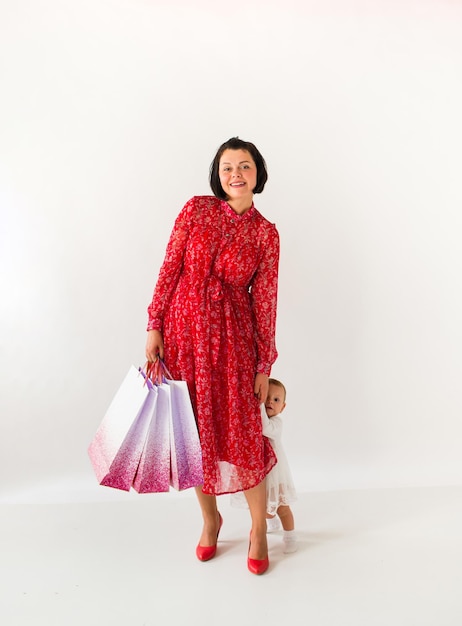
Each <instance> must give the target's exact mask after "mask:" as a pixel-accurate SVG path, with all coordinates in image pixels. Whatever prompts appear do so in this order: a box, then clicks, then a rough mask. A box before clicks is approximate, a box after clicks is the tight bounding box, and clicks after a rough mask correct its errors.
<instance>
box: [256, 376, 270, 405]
mask: <svg viewBox="0 0 462 626" xmlns="http://www.w3.org/2000/svg"><path fill="white" fill-rule="evenodd" d="M268 389H269V383H268V376H267V375H266V374H257V375H256V376H255V385H254V389H253V390H254V393H255V396H256V397H257V398H258V400H259V401H260V404H261V403H262V402H265V400H266V397H267V395H268Z"/></svg>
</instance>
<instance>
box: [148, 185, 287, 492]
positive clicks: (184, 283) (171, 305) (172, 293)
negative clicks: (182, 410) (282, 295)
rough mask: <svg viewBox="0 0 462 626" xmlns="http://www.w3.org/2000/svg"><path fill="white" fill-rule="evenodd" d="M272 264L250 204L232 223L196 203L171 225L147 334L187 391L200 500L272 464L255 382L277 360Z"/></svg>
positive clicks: (274, 250)
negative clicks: (159, 337)
mask: <svg viewBox="0 0 462 626" xmlns="http://www.w3.org/2000/svg"><path fill="white" fill-rule="evenodd" d="M278 264H279V235H278V232H277V230H276V227H275V226H274V224H271V223H270V222H268V221H267V220H266V219H265V218H264V217H263V216H262V215H261V214H260V213H259V212H258V211H257V209H256V208H255V206H253V205H252V207H251V208H250V209H249V210H248V211H246V212H245V213H243V214H242V215H238V214H236V213H235V212H234V211H233V209H232V208H231V207H230V206H229V205H228V204H227V202H225V201H223V200H219V199H217V198H215V197H213V196H196V197H194V198H192V199H191V200H189V201H188V202H187V203H186V205H185V206H184V208H183V210H182V211H181V212H180V214H179V216H178V217H177V219H176V221H175V225H174V228H173V230H172V234H171V236H170V240H169V243H168V246H167V250H166V254H165V259H164V262H163V264H162V267H161V269H160V272H159V278H158V281H157V284H156V288H155V290H154V296H153V299H152V302H151V304H150V306H149V308H148V313H149V322H148V330H151V329H157V330H160V331H162V333H163V338H164V360H165V363H166V366H167V368H168V369H169V370H170V372H171V374H172V376H173V378H175V379H181V380H186V381H187V383H188V387H189V390H190V393H191V399H192V403H193V407H194V410H195V414H196V419H197V424H198V429H199V436H200V440H201V447H202V457H203V470H204V486H203V491H204V493H207V494H215V495H218V494H223V493H234V492H236V491H241V490H246V489H250V488H251V487H254V486H256V485H257V484H259V483H260V482H261V481H262V480H263V478H264V477H265V476H266V474H267V473H268V472H269V471H270V470H271V468H272V467H273V465H274V464H275V462H276V457H275V454H274V452H273V449H272V447H271V445H270V443H269V441H268V440H267V438H266V437H264V436H263V434H262V423H261V417H260V406H259V402H258V400H257V399H256V398H255V395H254V380H255V374H256V373H257V372H261V373H264V374H267V375H269V374H270V371H271V366H272V364H273V363H274V361H275V360H276V357H277V351H276V346H275V325H276V304H277V280H278Z"/></svg>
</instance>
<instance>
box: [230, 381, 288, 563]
mask: <svg viewBox="0 0 462 626" xmlns="http://www.w3.org/2000/svg"><path fill="white" fill-rule="evenodd" d="M268 382H269V390H268V396H267V398H266V401H265V403H264V404H262V405H261V419H262V426H263V434H264V435H265V437H268V439H269V440H270V443H271V445H272V446H273V450H274V452H275V453H276V457H277V460H278V462H277V463H276V465H275V466H274V467H273V469H272V470H271V471H270V472H269V474H268V475H267V476H266V518H267V520H266V521H267V530H268V532H273V531H275V530H279V529H280V527H281V524H282V529H283V544H284V548H283V550H284V552H285V553H286V554H287V553H289V552H295V551H296V550H297V538H296V535H295V523H294V516H293V513H292V510H291V508H290V503H291V502H294V501H295V500H296V499H297V493H296V491H295V486H294V481H293V479H292V474H291V471H290V467H289V463H288V462H287V457H286V455H285V452H284V448H283V446H282V418H281V413H282V412H283V411H284V409H285V407H286V389H285V387H284V385H283V384H282V383H281V382H280V381H279V380H276V379H275V378H270V379H269V381H268ZM231 504H233V505H234V506H239V507H246V501H245V498H244V494H243V493H242V492H239V493H234V494H232V496H231Z"/></svg>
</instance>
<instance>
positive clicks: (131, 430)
mask: <svg viewBox="0 0 462 626" xmlns="http://www.w3.org/2000/svg"><path fill="white" fill-rule="evenodd" d="M156 399H157V391H156V389H155V385H153V384H151V382H150V381H149V380H146V377H145V376H144V375H143V373H142V372H141V371H140V370H139V369H137V368H136V367H135V366H133V365H132V366H131V367H130V369H129V370H128V373H127V375H126V376H125V378H124V380H123V382H122V384H121V386H120V387H119V389H118V391H117V393H116V394H115V396H114V398H113V400H112V402H111V404H110V406H109V408H108V410H107V411H106V414H105V415H104V418H103V420H102V422H101V424H100V426H99V428H98V429H97V431H96V434H95V436H94V438H93V440H92V442H91V443H90V445H89V447H88V454H89V457H90V461H91V463H92V465H93V469H94V471H95V474H96V477H97V479H98V482H99V483H100V484H101V485H105V486H107V487H114V488H115V489H122V490H124V491H129V490H130V487H131V486H132V483H133V480H134V477H135V475H136V471H137V469H138V465H139V462H140V458H141V454H142V452H143V448H144V445H145V441H146V437H147V433H148V428H149V425H150V421H151V418H152V415H153V412H154V410H155V406H156Z"/></svg>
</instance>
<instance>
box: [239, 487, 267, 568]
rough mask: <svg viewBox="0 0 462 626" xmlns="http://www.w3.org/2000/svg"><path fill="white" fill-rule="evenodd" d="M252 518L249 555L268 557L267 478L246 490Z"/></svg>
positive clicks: (257, 557) (260, 558)
mask: <svg viewBox="0 0 462 626" xmlns="http://www.w3.org/2000/svg"><path fill="white" fill-rule="evenodd" d="M244 495H245V497H246V499H247V504H248V505H249V509H250V516H251V518H252V531H251V537H250V539H251V544H250V552H249V557H250V558H251V559H258V560H262V559H266V557H267V556H268V544H267V541H266V484H265V480H262V482H261V483H260V484H259V485H257V486H256V487H253V488H252V489H248V490H247V491H244Z"/></svg>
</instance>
